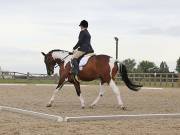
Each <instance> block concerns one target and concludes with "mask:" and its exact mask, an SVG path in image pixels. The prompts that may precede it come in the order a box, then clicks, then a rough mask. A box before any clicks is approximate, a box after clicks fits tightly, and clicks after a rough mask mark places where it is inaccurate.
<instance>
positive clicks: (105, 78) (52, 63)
mask: <svg viewBox="0 0 180 135" xmlns="http://www.w3.org/2000/svg"><path fill="white" fill-rule="evenodd" d="M41 53H42V55H43V56H44V63H45V65H46V70H47V74H48V75H52V74H54V68H55V67H56V65H57V66H59V67H60V68H59V75H60V78H59V82H58V85H57V87H56V89H55V90H54V92H53V94H52V97H51V98H50V100H49V102H48V104H47V107H51V106H52V104H53V102H54V99H55V96H56V94H57V92H58V91H59V90H60V89H61V88H62V87H63V85H64V84H65V83H67V82H69V83H71V84H73V85H74V87H75V90H76V93H77V96H78V97H79V99H80V103H81V107H82V108H84V107H85V102H84V99H83V96H82V94H81V88H80V82H79V80H81V81H93V80H97V79H99V80H100V84H99V85H100V91H99V94H98V96H97V98H96V99H95V100H94V101H93V103H92V104H91V105H90V107H94V106H95V105H96V104H97V102H98V101H99V99H100V98H101V97H102V96H103V94H104V90H103V89H102V85H103V84H105V83H107V84H108V85H109V86H110V87H111V88H112V90H113V92H114V93H115V95H116V98H117V101H118V107H120V108H122V109H123V110H124V109H126V107H125V106H124V104H123V101H122V99H121V95H120V91H119V88H118V87H117V85H116V83H115V77H116V75H117V74H118V72H119V73H120V75H121V77H122V80H123V81H124V82H125V84H126V86H127V87H128V88H129V89H130V90H133V91H138V90H139V89H140V88H141V87H142V85H136V84H133V83H132V82H131V81H130V79H129V78H128V74H127V69H126V66H125V65H124V64H122V63H121V62H120V61H119V60H116V59H114V58H112V57H110V56H108V55H103V54H101V55H95V54H94V55H92V56H89V59H88V61H87V63H86V64H85V65H84V66H83V67H81V68H82V70H80V72H79V73H78V76H77V77H78V79H76V78H75V77H74V76H73V75H72V73H71V68H72V64H71V59H72V56H73V55H72V52H69V51H66V50H59V49H56V50H51V51H50V52H48V53H47V54H45V53H44V52H41ZM85 57H88V56H84V58H85Z"/></svg>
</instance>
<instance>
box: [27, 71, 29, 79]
mask: <svg viewBox="0 0 180 135" xmlns="http://www.w3.org/2000/svg"><path fill="white" fill-rule="evenodd" d="M27 80H29V72H27Z"/></svg>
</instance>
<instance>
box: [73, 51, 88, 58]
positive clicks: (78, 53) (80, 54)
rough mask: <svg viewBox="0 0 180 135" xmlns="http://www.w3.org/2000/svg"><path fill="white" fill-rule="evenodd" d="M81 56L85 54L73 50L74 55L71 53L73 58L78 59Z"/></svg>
mask: <svg viewBox="0 0 180 135" xmlns="http://www.w3.org/2000/svg"><path fill="white" fill-rule="evenodd" d="M83 54H85V52H82V51H77V50H75V51H74V53H73V58H75V59H78V58H79V57H81V56H82V55H83Z"/></svg>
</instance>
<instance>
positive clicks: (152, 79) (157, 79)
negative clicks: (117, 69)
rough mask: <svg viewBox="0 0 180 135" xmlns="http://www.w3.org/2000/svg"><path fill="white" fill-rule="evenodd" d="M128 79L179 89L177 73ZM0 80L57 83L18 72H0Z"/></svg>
mask: <svg viewBox="0 0 180 135" xmlns="http://www.w3.org/2000/svg"><path fill="white" fill-rule="evenodd" d="M128 76H129V78H130V79H131V80H132V81H133V82H135V83H140V84H143V85H145V86H160V87H163V86H168V87H180V74H177V73H129V74H128ZM0 79H27V80H54V82H57V81H58V75H57V74H55V75H53V76H48V75H47V74H36V73H30V72H27V73H19V72H3V71H1V72H0ZM117 80H118V82H120V83H121V82H122V80H121V77H120V76H119V75H118V76H117Z"/></svg>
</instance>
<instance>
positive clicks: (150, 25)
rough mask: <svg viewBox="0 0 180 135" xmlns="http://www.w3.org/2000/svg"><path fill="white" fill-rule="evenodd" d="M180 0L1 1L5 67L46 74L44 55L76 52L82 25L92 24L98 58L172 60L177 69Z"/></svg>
mask: <svg viewBox="0 0 180 135" xmlns="http://www.w3.org/2000/svg"><path fill="white" fill-rule="evenodd" d="M179 7H180V1H179V0H148V1H147V0H89V1H87V0H0V66H1V68H2V69H4V70H8V71H18V72H31V73H46V68H45V65H44V62H43V56H42V55H41V52H42V51H43V52H45V53H48V52H49V51H50V50H52V49H62V50H68V51H71V50H72V48H73V46H74V45H75V44H76V42H77V40H78V35H79V32H80V28H79V26H78V25H79V23H80V21H81V20H83V19H85V20H87V21H88V22H89V28H88V30H89V32H90V34H91V37H92V38H91V43H92V46H93V48H94V50H95V53H96V54H107V55H110V56H113V57H114V58H115V55H116V54H115V40H114V37H115V36H116V37H118V38H119V60H121V61H122V60H124V59H127V58H131V59H135V60H136V62H137V64H138V63H139V62H140V61H142V60H148V61H152V62H155V64H156V65H157V66H159V64H160V63H161V61H166V62H167V64H168V66H169V67H170V70H171V71H174V69H175V66H176V61H177V59H178V58H179V57H180V8H179Z"/></svg>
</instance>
